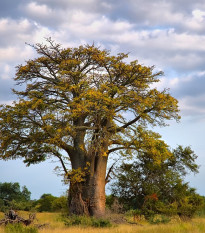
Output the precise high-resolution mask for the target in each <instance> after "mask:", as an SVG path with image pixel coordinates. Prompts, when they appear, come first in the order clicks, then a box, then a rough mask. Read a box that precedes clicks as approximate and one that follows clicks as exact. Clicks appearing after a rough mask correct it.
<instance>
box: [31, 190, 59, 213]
mask: <svg viewBox="0 0 205 233" xmlns="http://www.w3.org/2000/svg"><path fill="white" fill-rule="evenodd" d="M56 199H57V197H54V196H53V195H51V194H43V195H42V196H41V197H40V199H39V200H37V201H36V202H35V209H36V210H37V211H39V212H44V211H46V212H52V211H53V203H54V201H55V200H56Z"/></svg>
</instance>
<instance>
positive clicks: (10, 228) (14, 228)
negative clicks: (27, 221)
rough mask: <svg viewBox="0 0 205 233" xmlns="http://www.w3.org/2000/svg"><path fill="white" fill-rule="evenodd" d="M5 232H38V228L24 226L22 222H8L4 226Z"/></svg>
mask: <svg viewBox="0 0 205 233" xmlns="http://www.w3.org/2000/svg"><path fill="white" fill-rule="evenodd" d="M5 232H6V233H38V229H37V228H35V227H25V226H23V225H22V224H19V223H17V224H8V225H7V226H6V227H5Z"/></svg>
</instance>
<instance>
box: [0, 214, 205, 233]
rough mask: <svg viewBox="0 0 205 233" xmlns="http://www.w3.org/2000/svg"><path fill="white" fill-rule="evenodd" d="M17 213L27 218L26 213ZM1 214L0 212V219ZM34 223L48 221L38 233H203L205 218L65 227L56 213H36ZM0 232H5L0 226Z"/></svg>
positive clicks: (204, 230)
mask: <svg viewBox="0 0 205 233" xmlns="http://www.w3.org/2000/svg"><path fill="white" fill-rule="evenodd" d="M19 215H21V216H23V217H25V218H27V217H28V213H25V212H20V213H19ZM1 218H3V214H2V213H0V219H1ZM35 223H36V224H42V223H49V226H47V227H45V228H44V229H41V230H39V233H186V232H188V233H204V232H205V218H194V219H193V220H192V221H189V222H180V221H175V222H173V223H168V224H159V225H150V224H148V223H146V222H144V223H142V224H141V225H127V224H126V225H125V224H120V225H116V226H113V227H111V228H91V227H66V226H65V225H64V223H63V222H62V219H61V216H60V215H59V214H57V213H38V214H37V220H36V222H35ZM0 233H5V230H4V227H0Z"/></svg>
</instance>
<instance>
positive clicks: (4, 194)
mask: <svg viewBox="0 0 205 233" xmlns="http://www.w3.org/2000/svg"><path fill="white" fill-rule="evenodd" d="M66 208H67V197H65V196H61V197H55V196H53V195H51V194H43V195H42V196H41V197H40V199H39V200H31V192H30V191H29V190H28V189H27V187H26V186H23V187H22V188H21V187H20V185H19V183H17V182H15V183H7V182H5V183H0V211H2V212H6V211H7V210H9V209H14V210H26V211H38V212H43V211H48V212H56V211H63V210H64V209H66Z"/></svg>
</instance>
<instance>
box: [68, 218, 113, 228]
mask: <svg viewBox="0 0 205 233" xmlns="http://www.w3.org/2000/svg"><path fill="white" fill-rule="evenodd" d="M64 222H65V225H66V226H84V227H111V226H112V225H111V223H110V221H109V220H107V219H100V218H94V217H87V216H76V215H72V216H69V217H68V218H66V219H65V220H64Z"/></svg>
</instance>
